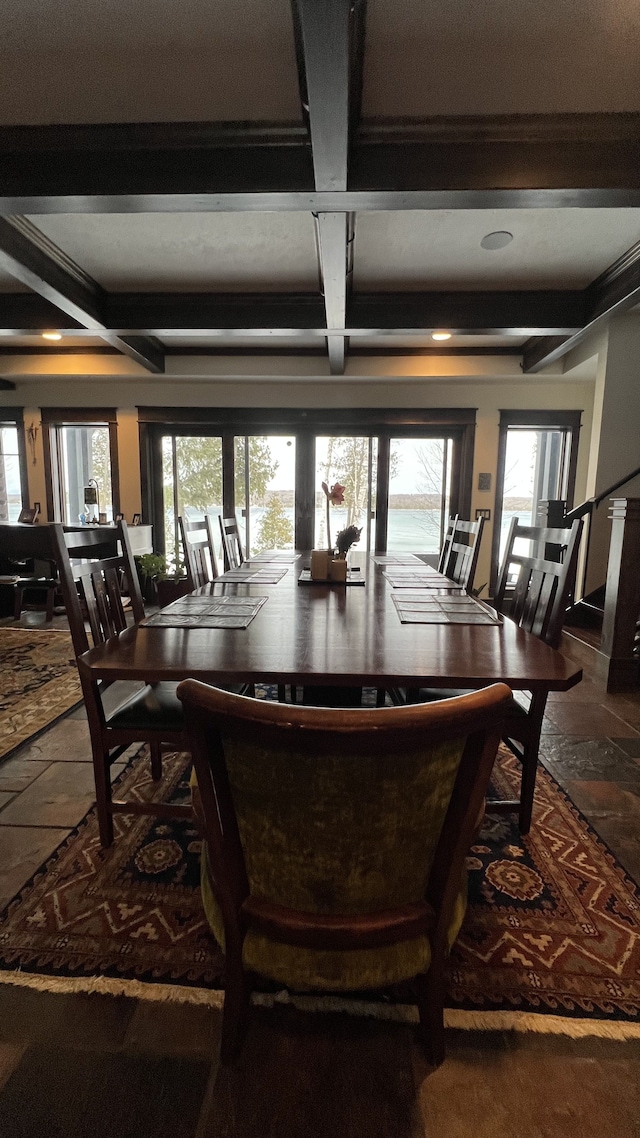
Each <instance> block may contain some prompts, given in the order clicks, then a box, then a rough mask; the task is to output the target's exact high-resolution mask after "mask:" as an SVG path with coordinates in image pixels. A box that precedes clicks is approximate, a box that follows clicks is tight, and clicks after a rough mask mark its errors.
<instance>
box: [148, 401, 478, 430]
mask: <svg viewBox="0 0 640 1138" xmlns="http://www.w3.org/2000/svg"><path fill="white" fill-rule="evenodd" d="M138 420H139V422H141V423H142V422H144V423H160V424H162V425H166V426H170V427H172V428H177V429H178V433H180V428H181V427H184V428H188V427H196V428H197V429H198V432H201V430H202V428H203V427H210V428H211V434H215V433H216V431H217V432H218V433H220V431H221V430H230V431H234V432H235V433H236V434H241V435H244V434H246V433H247V428H251V430H252V433H253V432H254V431H257V432H260V431H262V430H263V429H264V430H268V431H269V432H270V433H271V434H290V433H291V428H294V429H295V428H301V429H306V428H308V429H309V430H312V431H317V432H319V433H320V432H321V431H322V430H326V431H339V432H340V433H341V434H354V435H355V434H358V435H361V434H363V432H364V433H365V434H372V433H373V434H375V433H376V431H379V430H385V429H387V428H391V429H392V430H393V431H398V430H404V429H406V430H409V431H412V432H413V433H416V431H417V430H422V429H424V428H427V429H428V428H430V427H432V428H437V429H441V428H443V427H459V426H466V425H467V424H469V423H471V424H475V421H476V408H475V407H451V408H441V407H434V408H429V409H421V408H417V409H416V408H410V409H409V408H404V407H390V408H385V409H378V408H376V407H348V408H291V407H141V406H139V407H138ZM184 433H185V434H190V433H192V432H191V431H189V430H188V429H187V430H185V431H184ZM203 433H207V432H206V431H204V432H203Z"/></svg>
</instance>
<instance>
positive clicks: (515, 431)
mask: <svg viewBox="0 0 640 1138" xmlns="http://www.w3.org/2000/svg"><path fill="white" fill-rule="evenodd" d="M569 446H570V433H569V432H568V431H558V430H550V431H536V430H529V431H528V430H522V429H520V428H515V427H514V428H511V427H509V428H508V429H507V440H506V451H505V464H504V479H503V483H502V522H501V526H500V549H499V556H498V564H501V563H502V557H503V554H504V550H505V546H506V542H507V534H508V532H509V526H510V525H511V519H512V518H514V517H517V518H519V519H520V524H521V525H524V526H533V525H535V524H536V517H537V513H538V504H539V502H541V501H545V500H547V499H562V498H566V494H567V477H568V467H569ZM530 544H531V543H530V542H528V541H525V540H524V539H521V540H519V541H518V542H517V543H516V549H515V552H516V553H521V554H523V555H525V556H528V555H529V553H530V550H529V545H530ZM518 545H519V546H520V547H521V548H517V546H518Z"/></svg>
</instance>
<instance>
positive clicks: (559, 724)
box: [0, 614, 640, 1138]
mask: <svg viewBox="0 0 640 1138" xmlns="http://www.w3.org/2000/svg"><path fill="white" fill-rule="evenodd" d="M24 619H25V622H28V623H31V622H33V623H39V622H40V621H41V619H42V617H41V615H40V614H26V615H25V618H24ZM563 651H565V652H567V653H568V654H571V655H572V656H574V658H576V659H578V660H579V661H580V662H581V663H582V665H583V667H584V668H585V680H584V681H583V683H582V684H580V685H578V687H576V688H574V689H573V690H572V691H571V692H568V693H566V694H563V695H558V696H554V697H552V698H551V699H550V701H549V705H548V714H547V716H546V719H545V730H544V735H543V740H542V747H541V757H542V761H543V762H544V763H545V764H546V765H547V766H548V767H549V769H550V770H551V772H552V773H553V774H554V776H555V777H556V778H557V779H558V780H559V781H560V782H561V783H562V784H563V785H564V786H565V787H566V788H567V790H568V792H569V793H570V795H571V796H572V798H573V799H574V801H575V802H576V805H577V806H578V807H579V808H580V809H581V810H582V811H583V812H584V813H585V814H586V815H587V817H588V818H589V820H590V822H591V823H592V825H593V826H594V828H595V829H596V830H597V831H598V832H599V833H600V834H601V836H602V837H603V838H604V839H605V840H606V841H607V842H608V844H609V845H610V846H611V848H612V849H613V851H614V853H615V854H616V856H617V857H618V858H619V860H620V861H621V862H622V864H623V865H624V866H625V868H626V869H627V871H628V872H629V873H630V875H631V876H632V877H634V878H635V879H636V880H637V881H640V692H636V693H633V694H631V695H621V696H617V695H616V696H609V695H607V694H606V693H605V692H604V689H603V687H602V684H601V683H600V682H599V681H598V679H597V677H596V676H595V674H594V668H593V661H594V654H593V650H592V649H591V648H590V647H589V646H588V645H585V644H584V643H581V642H579V641H577V640H575V639H573V638H572V637H565V642H564V645H563ZM83 719H84V713H83V712H82V711H79V712H76V713H74V714H73V715H72V716H70V717H68V718H67V719H65V720H63V721H62V722H60V723H59V724H57V725H56V726H54V727H53V728H51V729H50V730H49V731H48V732H46V733H45V734H43V735H41V736H40V737H39V738H38V739H37V740H35V741H34V742H32V743H31V744H27V745H25V746H24V747H22V748H21V749H20V751H19V752H18V753H16V754H15V755H14V756H12V757H11V758H10V759H9V760H8V761H7V762H6V763H4V764H3V765H1V766H0V905H2V904H4V903H6V901H7V900H8V899H9V898H10V897H11V896H13V895H14V894H15V893H16V891H17V890H18V889H19V888H20V887H21V885H22V884H24V882H25V881H26V880H28V878H29V877H30V876H31V874H32V872H33V870H34V869H35V868H36V867H37V865H39V864H40V863H41V862H42V861H43V860H44V858H46V856H47V855H48V853H50V852H51V850H53V849H54V848H55V846H56V845H57V844H58V842H59V841H60V840H61V839H62V838H63V837H64V835H65V834H66V833H68V831H69V829H70V828H71V827H72V826H73V825H75V824H76V822H77V821H78V820H79V818H80V817H81V816H82V814H83V813H84V812H85V810H86V808H87V802H88V800H89V799H90V781H91V779H90V770H91V768H90V764H89V751H88V736H87V732H86V724H85V723H84V721H83ZM218 1045H219V1013H218V1012H217V1011H215V1010H213V1009H210V1008H206V1007H198V1006H194V1005H187V1004H166V1003H164V1004H163V1003H150V1002H146V1001H141V1000H135V999H127V998H125V997H117V998H116V997H106V996H95V995H93V996H87V995H58V994H52V993H47V992H37V991H32V990H29V989H27V988H19V987H15V986H12V985H8V984H1V983H0V1134H2V1135H3V1136H4V1135H7V1136H8V1138H35V1136H36V1135H38V1136H40V1135H42V1134H44V1133H47V1134H50V1135H52V1136H53V1138H58V1135H60V1136H62V1135H64V1136H65V1138H84V1136H85V1135H87V1136H88V1135H91V1138H116V1136H117V1138H129V1136H131V1138H134V1135H135V1138H164V1135H167V1136H168V1135H170V1134H171V1135H180V1138H192V1136H195V1138H205V1136H210V1138H214V1136H215V1138H223V1136H224V1138H262V1136H263V1135H264V1136H267V1135H268V1136H270V1138H271V1136H274V1138H276V1136H277V1138H299V1136H301V1135H304V1136H305V1138H306V1136H311V1138H325V1136H326V1138H329V1136H331V1138H356V1136H357V1138H378V1136H380V1138H382V1136H387V1135H389V1136H393V1138H420V1136H423V1135H428V1136H429V1138H435V1136H442V1138H462V1136H465V1138H466V1136H467V1135H473V1138H516V1135H517V1138H551V1136H553V1138H640V1089H639V1088H640V1040H638V1041H634V1042H628V1043H618V1042H612V1041H609V1040H601V1039H593V1038H585V1039H581V1040H571V1039H568V1038H565V1037H562V1036H541V1035H524V1034H516V1033H511V1032H464V1031H448V1032H447V1060H446V1062H445V1064H444V1065H443V1066H442V1067H441V1068H439V1069H438V1070H437V1071H432V1070H431V1069H430V1068H429V1067H428V1066H427V1064H426V1062H425V1060H424V1057H423V1054H422V1052H421V1051H420V1049H419V1047H418V1046H417V1045H416V1044H415V1043H414V1039H413V1034H412V1032H411V1030H410V1029H409V1028H407V1027H405V1026H403V1025H399V1024H393V1023H385V1022H382V1021H378V1020H368V1019H367V1020H363V1019H353V1018H350V1017H347V1016H337V1015H332V1016H329V1015H326V1016H325V1015H322V1016H320V1015H310V1014H304V1013H302V1012H299V1011H295V1010H294V1009H292V1008H290V1007H276V1008H274V1009H271V1010H269V1011H266V1010H264V1011H263V1010H259V1009H256V1010H255V1012H254V1015H253V1016H252V1024H251V1028H250V1030H249V1033H248V1036H247V1041H246V1045H245V1048H244V1049H243V1052H242V1054H241V1057H240V1060H239V1061H238V1064H237V1065H236V1066H235V1067H233V1068H231V1069H222V1068H219V1067H218V1064H217V1049H218Z"/></svg>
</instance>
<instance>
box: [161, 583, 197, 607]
mask: <svg viewBox="0 0 640 1138" xmlns="http://www.w3.org/2000/svg"><path fill="white" fill-rule="evenodd" d="M156 592H157V595H158V604H159V606H160V608H161V609H163V608H165V607H166V606H167V605H170V604H171V602H172V601H177V600H179V599H180V597H186V595H187V593H190V592H191V589H190V588H189V583H188V581H187V578H186V577H167V578H166V579H165V580H164V581H156Z"/></svg>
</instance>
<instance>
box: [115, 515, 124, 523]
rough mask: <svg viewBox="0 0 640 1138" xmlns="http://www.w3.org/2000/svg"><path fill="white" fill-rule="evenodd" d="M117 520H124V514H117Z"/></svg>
mask: <svg viewBox="0 0 640 1138" xmlns="http://www.w3.org/2000/svg"><path fill="white" fill-rule="evenodd" d="M116 521H117V522H123V521H124V514H116Z"/></svg>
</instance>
